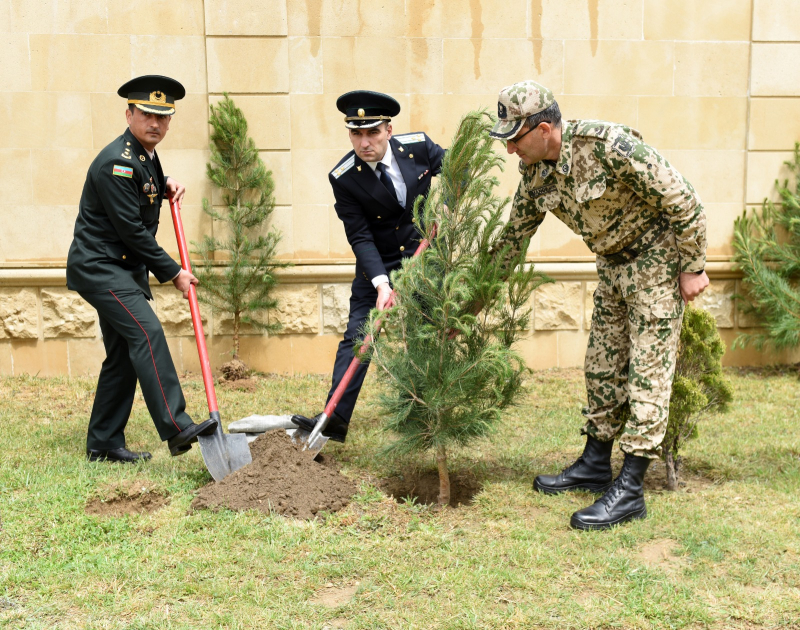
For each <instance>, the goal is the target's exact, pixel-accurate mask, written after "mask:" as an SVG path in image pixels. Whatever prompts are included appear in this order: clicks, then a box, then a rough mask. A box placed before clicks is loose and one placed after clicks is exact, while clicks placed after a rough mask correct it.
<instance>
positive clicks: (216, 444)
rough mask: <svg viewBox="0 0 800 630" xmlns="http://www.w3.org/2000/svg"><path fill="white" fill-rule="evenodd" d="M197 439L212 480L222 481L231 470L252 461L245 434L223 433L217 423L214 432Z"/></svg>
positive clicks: (235, 469) (233, 470)
mask: <svg viewBox="0 0 800 630" xmlns="http://www.w3.org/2000/svg"><path fill="white" fill-rule="evenodd" d="M197 441H198V443H199V444H200V452H201V453H202V454H203V461H204V462H205V464H206V468H208V472H210V473H211V476H212V477H213V478H214V481H222V480H223V479H224V478H225V477H227V476H228V475H230V474H231V473H232V472H235V471H237V470H239V469H240V468H241V467H242V466H247V464H249V463H250V462H252V461H253V456H252V455H251V454H250V445H249V444H248V443H247V436H246V435H244V434H243V433H238V434H225V433H223V432H222V427H221V426H219V425H218V426H217V430H216V431H214V433H212V434H211V435H201V436H198V438H197Z"/></svg>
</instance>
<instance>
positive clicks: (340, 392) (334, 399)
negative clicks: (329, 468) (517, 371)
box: [323, 223, 436, 418]
mask: <svg viewBox="0 0 800 630" xmlns="http://www.w3.org/2000/svg"><path fill="white" fill-rule="evenodd" d="M435 237H436V224H435V223H434V224H433V225H432V226H431V238H435ZM430 244H431V242H430V240H429V239H427V238H424V239H422V240H421V241H420V243H419V245H418V246H417V249H416V250H415V251H414V256H419V255H420V254H421V253H422V252H424V251H425V250H426V249H428V246H429V245H430ZM395 295H396V294H395V292H394V291H392V294H391V295H390V296H389V301H388V302H387V303H386V308H391V307H392V306H394V299H395ZM382 319H383V318H382V317H379V318H378V319H377V320H375V333H374V334H376V335H377V334H378V333H379V332H380V331H381V320H382ZM371 341H372V335H367V336H366V337H364V341H363V343H362V345H361V348H359V350H358V356H355V357H353V360H352V361H351V362H350V365H349V367H348V368H347V371H346V372H345V373H344V376H343V377H342V380H341V381H339V384H338V385H337V386H336V391H334V392H333V396H331V399H330V400H329V401H328V404H327V405H326V406H325V411H324V412H323V413H324V414H325V416H326V417H328V418H330V417H331V416H333V412H334V411H336V405H338V404H339V401H340V400H341V399H342V396H344V390H346V389H347V386H348V385H349V384H350V381H351V380H353V376H354V375H355V373H356V370H357V369H358V366H359V365H361V359H360V358H359V357H360V356H361V355H363V354H364V353H365V352H366V351H367V347H368V345H369V343H370V342H371Z"/></svg>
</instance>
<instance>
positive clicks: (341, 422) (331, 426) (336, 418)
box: [292, 411, 350, 442]
mask: <svg viewBox="0 0 800 630" xmlns="http://www.w3.org/2000/svg"><path fill="white" fill-rule="evenodd" d="M321 415H322V414H321V413H320V414H317V415H316V416H314V417H313V418H306V417H305V416H292V422H293V423H294V424H296V425H297V426H298V427H299V428H300V429H303V431H308V432H309V433H311V432H312V431H313V430H314V427H315V426H317V422H318V421H319V417H320V416H321ZM349 426H350V425H349V423H348V422H347V421H346V420H345V419H344V418H342V417H341V416H340V415H339V414H338V413H336V412H335V411H334V412H333V415H332V416H331V419H330V420H328V424H327V426H326V427H325V429H323V431H322V435H324V436H325V437H326V438H330V439H331V440H333V441H334V442H344V440H345V438H346V437H347V428H348V427H349Z"/></svg>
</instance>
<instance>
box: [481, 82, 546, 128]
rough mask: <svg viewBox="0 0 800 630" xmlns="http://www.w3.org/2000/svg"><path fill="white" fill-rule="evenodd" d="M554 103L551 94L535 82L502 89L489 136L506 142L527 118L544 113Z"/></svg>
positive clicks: (516, 84) (521, 83)
mask: <svg viewBox="0 0 800 630" xmlns="http://www.w3.org/2000/svg"><path fill="white" fill-rule="evenodd" d="M555 102H556V99H555V98H554V97H553V93H552V92H551V91H550V90H548V89H547V88H546V87H544V86H543V85H540V84H539V83H536V81H522V82H520V83H515V84H514V85H509V86H508V87H504V88H503V89H502V90H500V96H498V97H497V124H496V125H495V126H494V128H493V129H492V130H491V131H490V132H489V135H490V136H492V138H496V139H498V140H506V139H508V138H510V137H512V136H513V135H515V134H516V133H517V132H518V131H519V130H520V127H522V125H523V124H524V123H525V119H526V118H528V116H533V115H534V114H538V113H539V112H541V111H544V110H545V109H547V108H548V107H550V106H551V105H552V104H553V103H555Z"/></svg>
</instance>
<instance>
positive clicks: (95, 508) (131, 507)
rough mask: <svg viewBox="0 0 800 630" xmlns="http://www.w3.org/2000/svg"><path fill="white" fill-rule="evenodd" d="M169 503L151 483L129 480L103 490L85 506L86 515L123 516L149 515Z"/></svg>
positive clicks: (164, 495)
mask: <svg viewBox="0 0 800 630" xmlns="http://www.w3.org/2000/svg"><path fill="white" fill-rule="evenodd" d="M167 503H169V497H168V496H167V494H166V493H165V492H163V491H161V490H158V489H156V488H155V487H154V485H153V483H152V482H151V481H147V480H144V481H143V480H141V479H131V480H129V481H124V482H122V483H119V484H113V485H111V486H107V487H106V488H104V489H103V490H102V491H101V492H100V494H99V495H98V496H96V497H94V498H92V499H90V500H89V501H88V502H87V504H86V513H87V514H96V515H99V516H123V515H125V514H149V513H151V512H155V511H156V510H158V509H159V508H162V507H164V506H165V505H166V504H167Z"/></svg>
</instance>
